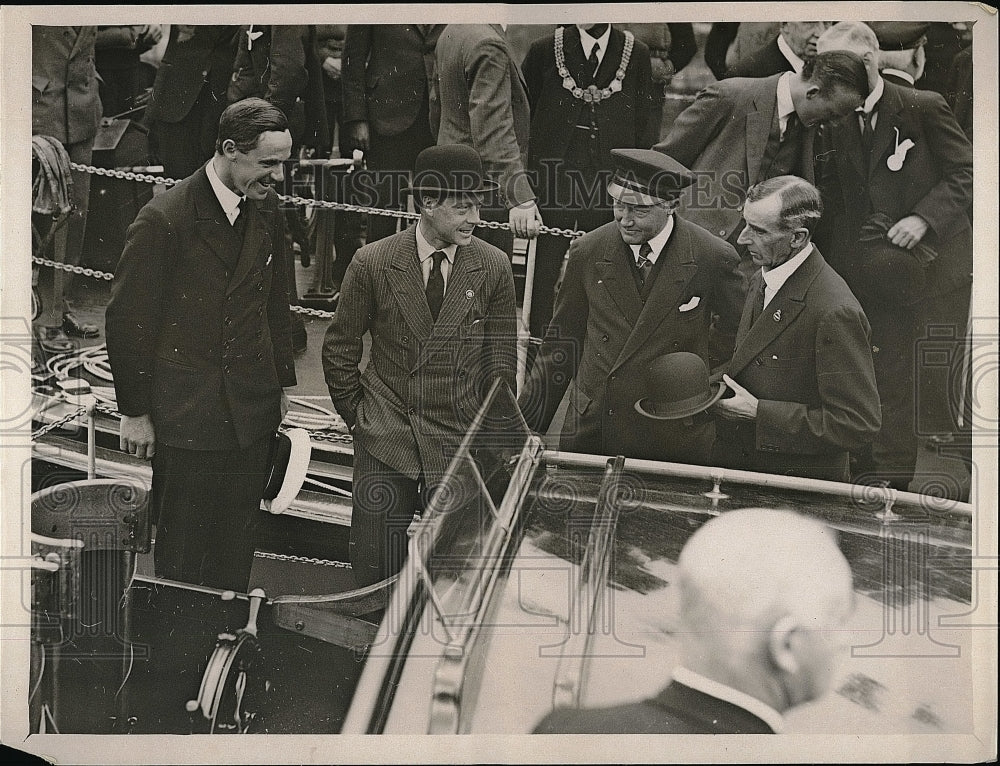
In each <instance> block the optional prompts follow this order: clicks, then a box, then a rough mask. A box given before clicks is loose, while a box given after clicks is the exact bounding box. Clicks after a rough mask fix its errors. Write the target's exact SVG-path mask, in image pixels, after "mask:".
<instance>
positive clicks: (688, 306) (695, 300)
mask: <svg viewBox="0 0 1000 766" xmlns="http://www.w3.org/2000/svg"><path fill="white" fill-rule="evenodd" d="M699 303H701V296H698V295H695V296H693V297H692V298H691V300H689V301H688V302H687V303H685V304H684V305H683V306H681V307H680V308H678V309H677V310H678V311H691V310H692V309H696V308H698V304H699Z"/></svg>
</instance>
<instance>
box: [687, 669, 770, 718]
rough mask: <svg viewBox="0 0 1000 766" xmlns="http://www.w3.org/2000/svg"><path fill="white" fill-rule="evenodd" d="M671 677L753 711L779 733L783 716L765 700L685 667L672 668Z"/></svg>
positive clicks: (697, 689)
mask: <svg viewBox="0 0 1000 766" xmlns="http://www.w3.org/2000/svg"><path fill="white" fill-rule="evenodd" d="M673 678H674V680H675V681H676V682H677V683H679V684H684V685H685V686H687V687H690V688H692V689H695V690H696V691H700V692H702V693H704V694H707V695H709V696H710V697H715V698H716V699H720V700H723V701H725V702H729V703H730V704H733V705H736V707H741V708H743V709H744V710H746V711H747V712H748V713H753V714H754V715H755V716H757V717H758V718H759V719H761V720H762V721H763V722H764V723H766V724H767V725H768V726H770V727H771V728H772V729H773V730H774V732H775V733H776V734H780V733H781V729H782V728H783V726H784V718H783V717H782V715H781V713H779V712H778V711H777V710H775V709H774V708H773V707H771V706H770V705H768V704H767V703H766V702H761V701H760V700H759V699H757V698H756V697H751V696H750V695H749V694H746V693H744V692H741V691H740V690H739V689H734V688H733V687H731V686H726V685H725V684H721V683H719V682H718V681H713V680H712V679H711V678H706V677H705V676H703V675H701V673H695V672H694V671H693V670H688V669H687V668H685V667H676V668H674V672H673Z"/></svg>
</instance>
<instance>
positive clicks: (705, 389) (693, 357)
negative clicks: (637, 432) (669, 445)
mask: <svg viewBox="0 0 1000 766" xmlns="http://www.w3.org/2000/svg"><path fill="white" fill-rule="evenodd" d="M725 390H726V385H725V383H723V382H722V381H721V380H719V381H716V382H714V383H710V382H709V379H708V366H707V365H706V364H705V361H704V360H703V359H702V358H701V357H700V356H698V355H697V354H692V353H689V352H687V351H676V352H674V353H672V354H664V355H663V356H658V357H657V358H656V359H654V360H653V361H652V362H650V363H649V366H648V367H647V368H646V392H647V395H646V397H645V398H643V399H640V400H639V401H637V402H636V403H635V409H636V411H637V412H639V413H641V414H643V415H645V416H646V417H647V418H653V419H654V420H679V419H680V418H687V417H690V416H692V415H697V414H698V413H699V412H703V411H704V410H707V409H708V408H709V407H711V406H712V405H713V404H715V403H716V402H717V401H719V399H720V398H721V397H722V392H723V391H725Z"/></svg>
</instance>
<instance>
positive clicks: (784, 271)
mask: <svg viewBox="0 0 1000 766" xmlns="http://www.w3.org/2000/svg"><path fill="white" fill-rule="evenodd" d="M812 251H813V244H812V242H810V243H809V244H808V245H806V246H805V247H803V248H802V250H801V251H799V252H798V253H797V254H796V255H795V256H793V257H792V258H789V259H788V260H787V261H785V262H784V263H783V264H781V265H780V266H775V267H774V268H773V269H766V268H765V269H761V271H762V272H763V275H764V305H765V306H767V304H768V303H770V302H771V299H772V298H773V297H774V296H775V293H777V292H778V290H780V289H781V286H782V285H783V284H785V282H787V281H788V278H789V277H790V276H792V274H794V273H795V270H796V269H797V268H798V267H799V266H801V265H802V264H803V263H805V260H806V258H808V257H809V253H811V252H812Z"/></svg>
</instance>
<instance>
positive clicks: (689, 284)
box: [520, 216, 743, 462]
mask: <svg viewBox="0 0 1000 766" xmlns="http://www.w3.org/2000/svg"><path fill="white" fill-rule="evenodd" d="M634 260H635V257H634V255H633V253H632V249H631V248H630V247H629V246H628V245H627V244H626V243H625V241H624V240H623V239H622V237H621V234H620V233H619V231H618V225H617V224H616V223H614V222H612V223H609V224H605V225H604V226H602V227H600V228H599V229H595V230H594V231H592V232H589V233H587V234H585V235H584V236H582V237H580V238H579V239H577V240H575V241H574V242H573V244H572V245H570V249H569V261H568V263H567V265H566V276H565V278H564V279H563V283H562V287H561V288H560V290H559V294H558V296H557V298H556V306H555V312H554V314H553V317H552V322H551V323H550V324H549V327H548V330H547V331H546V336H545V339H544V340H543V342H542V346H541V348H540V350H539V352H538V357H537V358H536V359H535V364H534V366H533V367H532V369H531V374H530V376H529V377H528V380H527V381H526V383H525V390H524V392H523V393H522V395H521V397H520V403H521V409H522V411H523V412H524V415H525V419H526V421H527V423H528V425H529V426H530V427H531V428H532V429H534V430H535V431H539V432H543V433H544V432H545V431H546V430H547V429H548V427H549V424H550V423H551V421H552V418H553V416H554V415H555V412H556V410H557V408H558V407H559V404H560V402H561V400H562V398H563V395H564V394H565V392H566V390H567V388H569V389H570V391H569V403H568V408H567V411H566V418H565V420H564V422H563V428H562V432H561V438H560V448H561V449H565V450H569V451H572V452H586V453H594V454H601V455H616V454H624V455H626V456H632V457H639V456H640V455H642V456H648V452H647V451H648V450H649V449H651V448H652V449H660V450H669V449H671V448H678V447H679V448H680V450H681V453H682V452H683V443H681V444H676V443H671V442H672V441H673V440H674V439H676V437H677V425H678V422H677V421H654V420H651V419H648V418H646V417H644V416H643V415H641V414H640V413H638V412H637V411H636V410H635V402H636V401H638V400H639V399H642V398H645V397H646V396H648V395H649V393H650V392H649V391H647V388H646V386H647V381H646V377H647V368H648V366H649V364H650V362H651V361H652V360H653V359H655V358H656V357H659V356H661V355H663V354H669V353H672V352H675V351H688V352H691V353H695V354H698V355H699V356H701V357H702V358H703V359H705V361H706V363H709V366H711V359H710V335H711V334H712V333H711V324H712V321H713V315H715V316H717V324H718V329H719V330H720V331H722V332H721V333H720V334H725V331H726V330H729V331H730V332H731V331H732V330H733V329H735V327H736V326H737V324H738V319H737V317H738V316H739V314H740V311H741V310H742V307H743V293H742V290H741V284H740V278H739V275H738V273H737V272H736V264H737V263H738V258H737V256H736V252H735V250H734V249H733V248H732V247H731V246H730V245H728V244H726V243H725V242H722V241H721V240H719V239H717V238H715V237H713V236H711V235H710V234H708V233H707V232H706V231H704V230H703V229H701V228H700V227H698V226H696V225H694V224H692V223H689V222H688V221H685V220H684V219H682V218H679V217H677V216H674V230H673V232H672V233H671V235H670V239H669V240H667V244H666V245H665V246H664V248H663V251H662V252H661V253H660V256H659V258H658V262H657V265H656V268H657V269H659V273H658V275H657V276H656V277H655V280H654V281H653V283H652V285H651V286H650V287H649V294H648V297H647V298H646V300H645V302H643V300H642V298H641V297H640V293H639V289H638V288H637V286H636V282H635V279H634V278H633V276H632V269H633V263H634ZM731 337H732V336H731V335H730V338H731ZM730 342H731V341H730ZM731 348H732V347H731V345H730V347H729V350H731ZM724 358H728V354H725V356H724ZM660 457H661V459H673V460H677V461H680V462H683V454H680V453H678V454H670V455H669V457H668V456H665V455H664V453H662V452H661V453H660Z"/></svg>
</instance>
